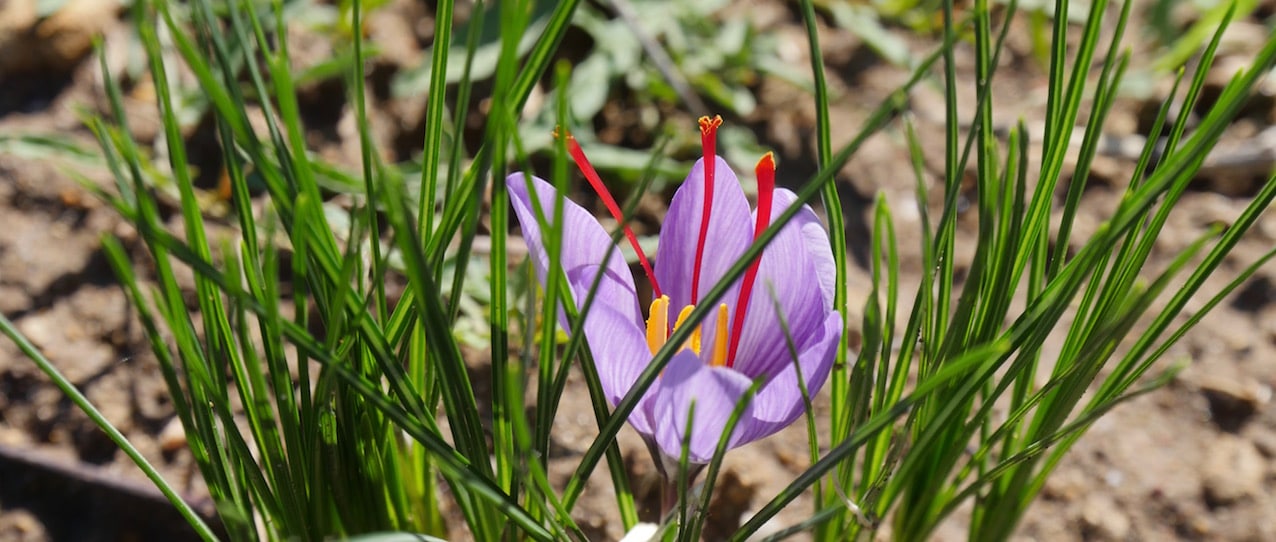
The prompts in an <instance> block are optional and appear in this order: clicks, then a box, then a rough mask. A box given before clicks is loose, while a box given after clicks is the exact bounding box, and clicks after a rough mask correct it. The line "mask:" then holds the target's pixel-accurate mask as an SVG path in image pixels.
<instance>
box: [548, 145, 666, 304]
mask: <svg viewBox="0 0 1276 542" xmlns="http://www.w3.org/2000/svg"><path fill="white" fill-rule="evenodd" d="M554 137H565V138H566V140H567V152H568V153H570V154H571V155H572V160H575V161H576V167H578V168H580V172H581V174H583V175H584V176H585V180H587V181H589V186H590V187H591V188H593V189H594V193H595V194H598V198H599V199H601V200H603V205H604V206H606V207H607V212H609V213H611V217H612V218H614V219H616V222H617V223H619V224H620V227H621V228H622V229H623V230H624V231H625V238H627V239H629V245H630V246H632V247H634V252H636V253H638V263H640V264H642V270H643V272H644V273H646V274H647V279H648V280H650V281H651V290H652V292H653V294H654V295H655V297H656V298H657V299H659V298H660V296H661V295H663V294H661V292H660V285H659V284H657V283H656V273H655V272H654V271H652V270H651V263H650V262H648V261H647V254H646V253H644V252H643V251H642V247H641V246H640V245H639V244H638V236H636V235H634V230H632V229H630V228H629V222H628V221H627V220H625V216H624V215H623V214H621V212H620V206H619V205H616V198H613V197H612V196H611V192H608V191H607V187H606V186H605V185H603V180H602V179H601V178H600V177H599V176H598V172H597V171H596V170H594V166H593V165H591V164H590V163H589V159H588V158H585V151H584V150H581V148H580V144H579V143H577V142H576V138H575V137H573V136H572V135H571V133H566V132H564V133H560V132H559V131H558V130H557V129H555V130H554Z"/></svg>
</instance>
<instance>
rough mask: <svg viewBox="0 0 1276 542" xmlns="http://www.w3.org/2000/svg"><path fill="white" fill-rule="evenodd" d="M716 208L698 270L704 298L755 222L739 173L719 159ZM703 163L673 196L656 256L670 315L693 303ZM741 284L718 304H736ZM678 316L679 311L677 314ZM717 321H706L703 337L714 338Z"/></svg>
mask: <svg viewBox="0 0 1276 542" xmlns="http://www.w3.org/2000/svg"><path fill="white" fill-rule="evenodd" d="M715 159H716V164H717V165H716V166H715V168H714V190H713V209H712V211H711V216H710V219H709V231H708V235H707V236H706V238H705V251H704V261H703V262H702V264H701V270H700V294H701V295H702V296H703V295H704V293H706V292H708V291H709V290H710V289H711V288H713V286H714V285H715V284H717V282H718V281H719V280H720V279H721V278H722V276H723V275H724V274H725V273H726V271H727V269H729V268H730V267H731V264H733V263H735V261H736V260H737V259H739V257H740V255H741V254H743V253H744V251H745V249H747V248H748V247H749V243H751V242H753V220H752V218H751V217H750V211H749V200H748V199H746V198H745V197H744V191H743V190H742V189H741V188H740V182H739V180H738V179H736V176H735V172H733V171H731V167H730V166H728V165H727V162H726V161H725V160H723V159H722V158H720V157H715ZM704 198H705V186H704V159H701V160H698V161H697V162H696V165H695V166H694V167H692V168H691V173H690V174H688V175H687V179H686V180H685V181H683V183H682V186H681V187H679V188H678V191H677V192H676V193H674V196H673V201H672V202H670V204H669V212H668V213H666V214H665V220H664V223H663V224H662V225H661V228H660V247H659V249H658V252H657V253H656V269H655V271H656V280H657V281H658V282H660V287H661V288H662V289H663V290H664V294H665V295H667V296H669V307H670V311H671V312H674V311H678V310H681V309H682V307H685V306H687V305H689V304H690V303H691V281H692V276H694V270H695V263H696V245H697V243H698V242H699V238H700V221H701V218H702V216H701V215H702V214H703V213H704ZM738 282H739V281H737V284H736V285H735V286H734V287H733V288H732V289H731V290H730V291H728V292H727V294H726V295H724V296H723V297H722V299H721V300H720V302H725V303H728V304H733V303H735V298H736V296H737V295H738V294H737V292H738V291H739V284H738ZM675 314H676V312H675ZM712 322H713V318H712V317H710V318H707V319H706V320H705V324H706V329H705V335H704V336H705V337H712V336H713V335H712V334H711V333H710V332H711V331H712V330H711V329H710V328H712V327H713V325H712Z"/></svg>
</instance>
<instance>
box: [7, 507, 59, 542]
mask: <svg viewBox="0 0 1276 542" xmlns="http://www.w3.org/2000/svg"><path fill="white" fill-rule="evenodd" d="M0 539H3V540H13V541H15V542H28V541H30V542H35V541H37V540H48V539H49V533H48V532H46V531H45V530H44V525H42V524H41V523H40V520H39V518H36V517H35V515H34V514H32V513H31V512H29V511H27V510H23V509H21V508H15V509H11V510H5V513H4V514H2V515H0Z"/></svg>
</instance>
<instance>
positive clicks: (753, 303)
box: [734, 190, 832, 378]
mask: <svg viewBox="0 0 1276 542" xmlns="http://www.w3.org/2000/svg"><path fill="white" fill-rule="evenodd" d="M775 196H776V197H775V204H774V205H773V206H772V210H771V216H772V219H774V217H776V216H779V215H780V214H781V213H782V212H784V211H785V210H786V209H787V207H788V206H789V205H792V204H793V202H794V200H795V197H794V195H793V193H792V192H789V191H788V190H780V191H777V192H776V194H775ZM812 224H814V225H818V224H819V219H818V218H816V217H815V213H813V212H812V211H811V210H810V209H809V208H806V207H804V208H803V209H802V210H801V212H799V213H798V214H797V215H796V217H795V218H794V219H793V220H792V221H790V222H789V223H788V224H786V225H785V226H784V228H783V229H781V230H780V234H779V235H777V236H776V238H775V239H774V240H772V241H771V244H770V245H768V246H767V248H766V250H765V251H763V253H762V262H761V264H760V265H759V266H758V275H757V279H756V282H754V284H753V291H752V295H751V299H750V300H748V302H749V308H748V312H747V313H746V315H745V319H744V326H743V328H742V329H741V332H740V335H741V336H740V345H739V348H738V350H737V351H736V358H735V361H734V368H735V369H736V370H738V371H740V372H742V373H744V374H746V375H748V376H750V377H755V378H756V377H758V376H764V375H765V376H773V375H775V374H777V373H779V372H780V371H781V370H782V369H783V368H784V367H785V366H786V365H788V364H790V363H791V359H792V356H791V355H790V350H789V344H788V343H789V340H791V341H792V342H793V345H794V348H796V349H797V350H799V351H800V350H802V349H804V348H805V347H806V346H807V345H808V344H810V341H811V338H812V337H813V336H815V335H818V334H820V333H821V330H822V328H823V325H824V320H825V319H826V318H827V317H828V314H829V312H830V310H831V306H830V305H831V297H832V296H831V293H832V288H831V285H830V286H829V288H828V290H827V291H828V293H829V295H827V296H826V294H825V292H826V289H825V286H824V281H825V277H822V276H821V274H820V272H819V265H822V264H819V263H818V262H820V261H822V260H824V259H825V255H824V254H818V255H813V254H812V253H811V252H812V249H811V245H812V244H814V243H810V242H808V238H809V237H812V236H814V235H815V231H814V229H813V228H812V227H811V225H812ZM821 231H822V230H821ZM824 247H825V249H824V250H825V251H827V252H829V254H828V255H827V260H828V261H830V262H831V261H832V255H831V251H830V250H829V249H828V248H827V247H828V241H827V237H825V241H824ZM830 284H831V281H830ZM741 302H744V300H741ZM781 319H783V320H781ZM781 321H783V323H784V325H781ZM785 326H787V330H788V332H789V337H786V336H785Z"/></svg>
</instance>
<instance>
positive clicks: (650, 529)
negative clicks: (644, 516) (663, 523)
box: [620, 523, 660, 542]
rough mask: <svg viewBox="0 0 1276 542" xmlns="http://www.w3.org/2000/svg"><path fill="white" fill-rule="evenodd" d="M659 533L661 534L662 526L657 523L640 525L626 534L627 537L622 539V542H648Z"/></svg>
mask: <svg viewBox="0 0 1276 542" xmlns="http://www.w3.org/2000/svg"><path fill="white" fill-rule="evenodd" d="M658 532H660V526H659V525H656V524H655V523H639V524H637V525H634V528H632V529H630V530H629V532H627V533H625V537H624V538H621V539H620V542H648V541H649V540H652V539H654V538H655V537H656V533H658Z"/></svg>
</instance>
